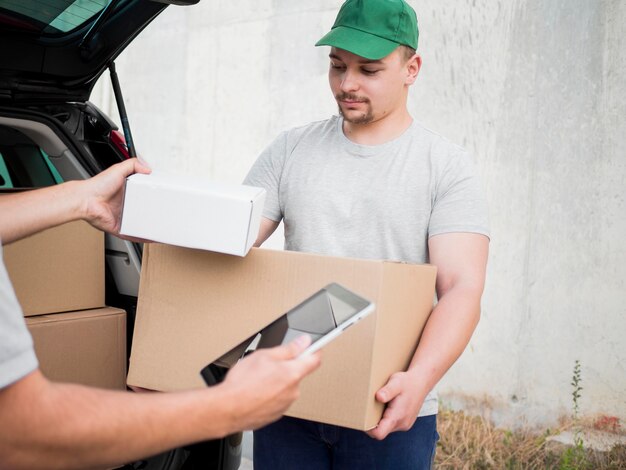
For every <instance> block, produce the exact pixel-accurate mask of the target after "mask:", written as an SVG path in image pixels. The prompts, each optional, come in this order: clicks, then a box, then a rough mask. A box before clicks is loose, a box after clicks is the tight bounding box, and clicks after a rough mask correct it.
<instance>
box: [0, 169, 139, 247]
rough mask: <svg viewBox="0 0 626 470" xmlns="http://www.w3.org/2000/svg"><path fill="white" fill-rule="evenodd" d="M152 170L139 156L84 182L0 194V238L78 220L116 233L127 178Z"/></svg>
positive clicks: (22, 235)
mask: <svg viewBox="0 0 626 470" xmlns="http://www.w3.org/2000/svg"><path fill="white" fill-rule="evenodd" d="M149 171H150V170H149V169H148V168H147V167H145V166H143V165H141V164H140V163H139V162H138V161H137V159H130V160H126V161H124V162H123V163H119V164H117V165H113V166H112V167H111V168H109V169H108V170H106V171H103V172H102V173H100V174H98V175H96V176H94V177H93V178H90V179H88V180H85V181H69V182H67V183H63V184H60V185H57V186H50V187H47V188H42V189H38V190H35V191H24V192H21V193H16V194H9V195H4V196H2V197H0V240H1V241H2V244H3V245H7V244H9V243H11V242H14V241H16V240H20V239H21V238H25V237H28V236H30V235H33V234H35V233H37V232H40V231H42V230H45V229H47V228H50V227H55V226H57V225H61V224H63V223H65V222H70V221H72V220H78V219H84V220H86V221H87V222H89V223H90V224H91V225H93V226H94V227H96V228H99V229H100V230H104V231H105V232H110V233H113V234H117V233H118V232H119V228H120V213H121V209H122V204H123V195H124V182H125V180H126V177H127V176H129V175H131V174H133V173H136V172H139V173H148V172H149Z"/></svg>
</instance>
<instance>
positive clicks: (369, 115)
mask: <svg viewBox="0 0 626 470" xmlns="http://www.w3.org/2000/svg"><path fill="white" fill-rule="evenodd" d="M335 99H336V100H337V107H338V108H339V114H340V115H341V116H343V119H344V120H345V121H346V122H349V123H351V124H367V123H369V122H372V121H373V120H374V113H373V112H372V105H371V104H370V100H368V99H367V98H364V97H361V96H357V95H352V94H350V93H339V94H337V95H335ZM341 100H352V101H361V102H363V103H364V104H365V107H366V109H365V112H363V113H361V115H360V116H356V117H348V116H346V115H345V114H344V113H343V110H342V109H341V104H339V101H341Z"/></svg>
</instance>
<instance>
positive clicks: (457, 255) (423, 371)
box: [369, 233, 489, 439]
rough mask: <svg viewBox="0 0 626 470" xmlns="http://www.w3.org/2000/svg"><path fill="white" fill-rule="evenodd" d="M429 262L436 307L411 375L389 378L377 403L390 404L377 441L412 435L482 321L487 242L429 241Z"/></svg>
mask: <svg viewBox="0 0 626 470" xmlns="http://www.w3.org/2000/svg"><path fill="white" fill-rule="evenodd" d="M428 247H429V252H430V262H431V264H434V265H436V266H437V296H438V299H439V300H438V303H437V305H436V306H435V308H434V310H433V312H432V313H431V315H430V317H429V319H428V321H427V323H426V326H425V327H424V331H423V333H422V337H421V339H420V342H419V346H418V348H417V350H416V352H415V355H414V356H413V359H412V361H411V364H410V366H409V369H408V370H407V371H406V372H399V373H397V374H394V375H392V376H391V378H390V379H389V381H388V382H387V384H386V385H385V386H384V387H383V388H381V389H380V390H379V391H378V392H377V394H376V398H377V399H378V400H379V401H381V402H383V403H387V404H388V405H387V409H386V410H385V413H384V415H383V418H382V420H381V421H380V423H379V425H378V427H377V428H375V429H374V430H372V431H370V432H369V434H370V435H371V436H372V437H374V438H376V439H383V438H385V437H386V436H387V435H388V434H389V433H390V432H393V431H399V430H408V429H410V427H411V426H412V425H413V423H414V422H415V420H416V419H417V415H418V413H419V410H420V408H421V406H422V404H423V402H424V399H425V397H426V395H427V394H428V393H429V392H430V390H432V389H433V387H434V386H435V385H436V384H437V382H439V380H440V379H441V378H442V377H443V375H444V374H445V373H446V372H447V371H448V369H449V368H450V367H451V366H452V364H454V362H455V361H456V360H457V359H458V358H459V356H460V355H461V353H462V352H463V350H464V349H465V347H466V346H467V343H468V342H469V340H470V338H471V336H472V333H473V332H474V329H475V328H476V325H477V324H478V320H479V318H480V298H481V296H482V292H483V288H484V283H485V273H486V267H487V255H488V251H489V239H488V238H487V237H486V236H484V235H479V234H472V233H449V234H442V235H436V236H433V237H431V238H430V239H429V243H428Z"/></svg>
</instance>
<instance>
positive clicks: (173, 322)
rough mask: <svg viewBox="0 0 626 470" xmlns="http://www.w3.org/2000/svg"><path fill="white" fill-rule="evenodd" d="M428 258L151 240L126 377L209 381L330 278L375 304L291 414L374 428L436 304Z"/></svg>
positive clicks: (145, 383)
mask: <svg viewBox="0 0 626 470" xmlns="http://www.w3.org/2000/svg"><path fill="white" fill-rule="evenodd" d="M435 277H436V268H435V267H434V266H430V265H409V264H403V263H394V262H384V261H374V260H358V259H348V258H335V257H330V256H320V255H312V254H305V253H295V252H287V251H273V250H265V249H256V248H253V249H252V250H251V252H250V253H249V254H248V256H247V257H245V258H236V257H232V256H225V255H220V254H216V253H210V252H203V251H198V250H190V249H183V248H177V247H172V246H166V245H158V244H152V245H150V247H149V248H148V249H147V250H146V252H145V253H144V261H143V268H142V277H141V284H140V288H139V305H138V310H137V318H136V323H135V331H134V338H133V346H132V351H131V359H130V369H129V376H128V383H129V384H131V385H136V386H141V387H145V388H150V389H156V390H163V391H171V390H182V389H189V388H197V387H204V386H205V385H204V382H203V381H202V379H201V377H200V370H201V369H202V368H203V367H204V366H206V365H207V364H208V363H210V362H212V361H214V360H215V359H217V358H219V357H220V356H222V355H223V354H224V353H225V352H226V351H228V350H229V349H230V348H232V347H234V346H235V345H237V344H239V343H240V342H241V341H243V340H244V339H246V338H248V337H250V336H252V335H253V334H255V333H256V332H258V331H259V330H260V329H261V328H262V327H264V326H266V325H267V324H269V323H270V322H272V321H273V320H275V319H276V318H278V317H279V316H280V315H281V314H283V313H285V312H286V311H287V310H289V309H290V308H292V307H294V306H295V305H297V304H298V303H299V302H300V301H302V300H303V299H305V298H307V297H308V296H309V295H311V294H312V293H314V292H315V291H317V290H318V289H320V288H322V287H324V286H325V285H327V284H329V283H330V282H337V283H339V284H342V285H344V286H345V287H347V288H348V289H351V290H352V291H354V292H355V293H357V294H360V295H362V296H363V297H365V298H367V299H369V300H371V301H373V302H374V303H375V304H376V306H377V310H376V312H374V313H373V314H371V315H370V316H368V317H367V318H365V319H363V320H361V321H360V322H358V323H357V324H356V325H355V326H353V327H351V328H350V329H348V330H347V331H346V332H345V333H344V334H343V335H341V336H340V337H339V338H338V339H337V340H335V341H334V342H332V343H331V344H329V345H328V346H327V347H326V348H325V349H324V352H323V362H322V366H321V367H320V369H318V370H317V371H316V372H315V373H314V374H313V375H312V376H310V377H308V378H307V379H305V381H304V382H303V385H302V393H301V397H300V398H299V399H298V400H297V401H296V402H295V403H294V405H293V406H292V407H291V408H290V409H289V411H288V413H287V414H288V415H291V416H296V417H301V418H306V419H312V420H316V421H320V422H325V423H330V424H337V425H341V426H347V427H350V428H354V429H362V430H365V429H370V428H372V427H374V426H375V425H376V424H377V423H378V421H379V420H380V417H381V414H382V411H383V406H382V405H381V404H379V403H378V402H376V400H375V396H374V395H375V393H376V391H377V390H378V389H379V388H380V387H381V386H382V385H384V384H385V383H386V381H387V379H388V378H389V376H390V375H391V374H393V373H394V372H397V371H401V370H405V369H406V368H407V367H408V364H409V362H410V359H411V357H412V355H413V352H414V351H415V348H416V345H417V341H418V338H419V336H420V333H421V331H422V328H423V326H424V324H425V322H426V319H427V318H428V315H429V314H430V312H431V310H432V306H433V298H434V287H435Z"/></svg>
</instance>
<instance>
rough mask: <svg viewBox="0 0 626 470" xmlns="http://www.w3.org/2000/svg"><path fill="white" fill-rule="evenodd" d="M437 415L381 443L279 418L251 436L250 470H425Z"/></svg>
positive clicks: (433, 443) (432, 454)
mask: <svg viewBox="0 0 626 470" xmlns="http://www.w3.org/2000/svg"><path fill="white" fill-rule="evenodd" d="M438 439H439V435H438V434H437V415H431V416H423V417H421V418H418V419H417V421H415V424H414V425H413V427H412V428H411V429H409V430H408V431H406V432H402V431H398V432H394V433H391V434H389V436H387V438H385V439H383V440H382V441H378V440H376V439H372V438H371V437H369V436H368V435H367V434H365V432H363V431H356V430H354V429H348V428H343V427H340V426H333V425H330V424H321V423H316V422H314V421H306V420H302V419H297V418H290V417H284V418H282V419H280V420H279V421H276V422H275V423H272V424H270V425H268V426H266V427H264V428H262V429H259V430H258V431H255V432H254V457H253V460H254V469H255V470H326V469H328V470H330V469H333V470H361V469H363V470H429V469H430V468H432V463H433V460H434V458H435V449H436V446H437V440H438Z"/></svg>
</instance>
